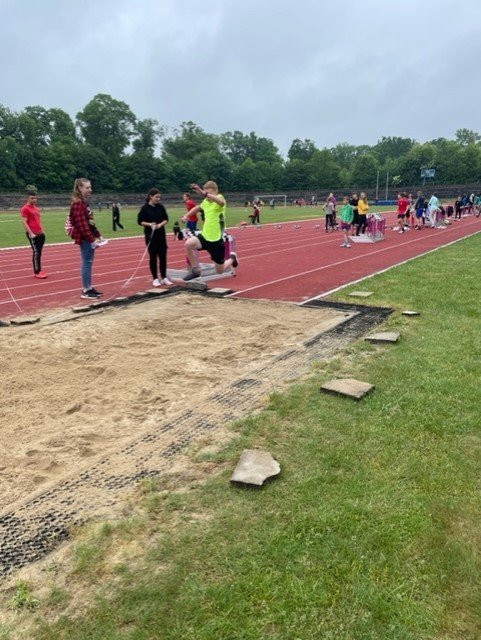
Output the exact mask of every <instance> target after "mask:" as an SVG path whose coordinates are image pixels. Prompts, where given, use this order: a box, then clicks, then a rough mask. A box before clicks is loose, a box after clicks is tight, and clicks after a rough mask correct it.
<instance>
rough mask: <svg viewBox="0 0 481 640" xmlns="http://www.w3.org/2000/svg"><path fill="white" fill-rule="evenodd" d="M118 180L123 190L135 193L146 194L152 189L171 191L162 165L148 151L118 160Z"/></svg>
mask: <svg viewBox="0 0 481 640" xmlns="http://www.w3.org/2000/svg"><path fill="white" fill-rule="evenodd" d="M119 180H120V183H121V185H122V189H123V190H126V191H133V192H135V193H145V194H146V193H147V192H148V191H149V189H151V188H152V187H157V188H158V189H160V190H161V191H167V190H170V189H171V184H170V178H169V175H168V172H167V169H166V167H165V165H164V163H163V162H162V160H160V159H159V158H154V156H153V155H152V154H151V153H150V151H148V150H144V151H137V152H136V153H132V154H131V155H129V156H124V157H123V158H122V159H121V160H120V164H119Z"/></svg>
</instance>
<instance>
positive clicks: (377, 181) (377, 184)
mask: <svg viewBox="0 0 481 640" xmlns="http://www.w3.org/2000/svg"><path fill="white" fill-rule="evenodd" d="M378 199H379V169H378V170H377V178H376V202H377V201H378Z"/></svg>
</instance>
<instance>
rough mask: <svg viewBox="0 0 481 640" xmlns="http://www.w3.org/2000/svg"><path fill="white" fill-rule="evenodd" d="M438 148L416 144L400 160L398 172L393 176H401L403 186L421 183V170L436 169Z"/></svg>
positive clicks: (394, 172)
mask: <svg viewBox="0 0 481 640" xmlns="http://www.w3.org/2000/svg"><path fill="white" fill-rule="evenodd" d="M436 157H437V153H436V147H435V146H434V145H431V144H427V143H426V144H416V145H415V146H414V147H413V148H412V149H411V150H410V151H409V152H408V153H407V154H405V155H404V156H403V157H401V158H399V161H398V163H397V165H396V170H393V171H391V175H394V174H399V175H400V176H401V180H402V182H401V184H404V185H412V184H417V183H419V181H420V179H421V178H420V176H421V169H431V168H432V169H434V168H436V165H437V161H436Z"/></svg>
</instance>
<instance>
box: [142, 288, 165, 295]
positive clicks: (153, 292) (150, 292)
mask: <svg viewBox="0 0 481 640" xmlns="http://www.w3.org/2000/svg"><path fill="white" fill-rule="evenodd" d="M171 288H172V287H171ZM171 288H170V289H161V288H160V287H159V288H158V289H147V291H146V292H145V293H147V294H148V295H149V296H163V295H165V294H166V293H170V290H171Z"/></svg>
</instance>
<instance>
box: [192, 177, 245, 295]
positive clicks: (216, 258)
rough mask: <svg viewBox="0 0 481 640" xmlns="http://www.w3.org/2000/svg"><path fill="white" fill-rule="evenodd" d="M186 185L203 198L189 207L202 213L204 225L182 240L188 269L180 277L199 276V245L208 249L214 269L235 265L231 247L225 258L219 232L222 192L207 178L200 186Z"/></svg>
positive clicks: (222, 225) (221, 227) (223, 205)
mask: <svg viewBox="0 0 481 640" xmlns="http://www.w3.org/2000/svg"><path fill="white" fill-rule="evenodd" d="M190 186H191V189H193V190H194V191H195V192H196V193H198V194H199V195H200V196H203V198H204V199H203V200H202V202H201V203H200V205H196V206H195V207H194V208H193V209H191V210H190V213H196V214H197V213H199V212H201V213H203V215H204V226H203V228H202V231H201V233H199V234H198V235H197V236H192V237H191V238H189V239H188V240H187V241H186V243H185V249H186V252H187V260H188V261H189V264H190V265H191V269H190V271H189V273H188V274H187V275H186V276H185V277H184V280H185V281H186V282H188V281H189V280H193V279H194V278H198V277H199V276H200V268H199V253H198V252H199V251H200V250H202V249H203V250H205V251H207V252H208V253H209V255H210V257H211V258H212V260H213V262H214V264H215V270H216V272H217V273H224V271H228V270H229V269H231V268H232V267H233V268H234V269H235V268H236V267H237V266H238V264H239V261H238V259H237V254H236V253H235V252H234V251H232V252H231V254H230V256H229V258H228V259H227V260H226V259H225V245H224V240H223V237H222V236H223V233H224V229H225V212H226V208H227V203H226V201H225V198H224V196H223V195H222V194H220V193H219V188H218V186H217V183H215V182H214V181H213V180H209V181H208V182H206V183H205V184H204V186H203V187H200V186H199V185H198V184H191V185H190Z"/></svg>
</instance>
